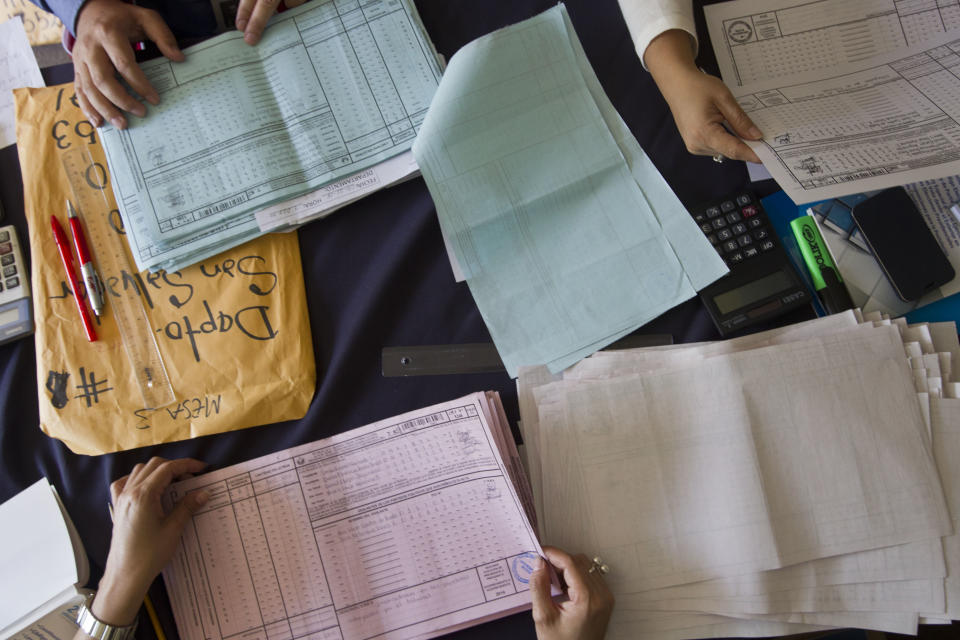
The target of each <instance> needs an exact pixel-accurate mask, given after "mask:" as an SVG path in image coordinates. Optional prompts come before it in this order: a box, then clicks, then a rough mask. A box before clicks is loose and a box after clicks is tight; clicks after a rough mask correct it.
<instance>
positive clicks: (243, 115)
mask: <svg viewBox="0 0 960 640" xmlns="http://www.w3.org/2000/svg"><path fill="white" fill-rule="evenodd" d="M185 53H186V56H187V59H186V61H185V62H183V63H173V62H170V61H169V60H166V59H163V58H161V59H156V60H152V61H150V62H147V63H144V64H143V65H142V67H143V69H144V72H145V73H146V74H147V77H148V78H149V79H150V81H151V83H152V84H153V86H154V87H155V88H156V89H157V91H158V92H159V93H160V104H159V105H158V106H156V107H150V108H149V109H148V114H147V116H146V117H144V118H136V117H133V116H131V117H130V126H129V128H128V129H126V130H123V131H120V130H117V129H114V128H112V127H109V126H107V127H104V128H103V129H102V130H101V137H102V140H103V146H104V148H105V149H106V153H107V159H108V163H109V165H110V169H111V172H112V175H113V176H114V183H113V188H114V193H115V195H116V198H117V202H118V203H119V206H120V211H121V214H122V216H123V220H124V224H125V226H126V228H127V231H128V232H129V235H130V240H131V249H132V251H133V253H134V256H135V258H136V260H137V266H138V267H139V268H141V269H151V270H153V269H156V268H161V267H162V268H166V269H167V270H171V269H173V268H177V267H179V266H181V265H184V264H189V263H190V262H192V261H195V260H196V259H199V258H202V257H204V255H210V254H212V253H217V252H219V251H221V250H222V249H223V248H224V246H225V244H227V243H230V244H228V245H227V246H232V244H236V243H237V241H242V240H243V239H246V238H248V237H253V236H255V235H259V229H258V226H257V222H256V220H255V217H254V214H255V213H256V211H258V210H260V209H262V208H264V207H266V206H267V205H270V204H273V203H276V202H281V201H285V200H289V199H291V198H294V197H296V196H300V195H303V194H304V193H308V192H310V191H313V190H315V189H318V188H320V187H322V186H323V185H326V184H329V183H330V182H333V181H336V180H339V179H342V178H345V177H348V176H351V175H353V174H355V173H357V172H359V171H363V170H365V169H368V168H370V167H372V166H374V165H376V164H378V163H380V162H382V161H384V160H387V159H389V158H391V157H393V156H395V155H397V154H400V153H403V152H404V151H407V150H408V149H409V148H410V146H411V144H412V142H413V139H414V137H415V136H416V132H417V130H418V129H419V128H420V125H421V123H422V122H423V118H424V116H425V114H426V111H427V107H428V106H429V104H430V100H431V98H432V96H433V93H434V91H435V90H436V87H437V83H438V81H439V78H440V68H439V66H438V64H437V61H436V56H435V55H434V53H433V49H432V47H431V45H430V43H429V42H428V41H427V39H426V37H425V36H424V35H423V31H422V27H421V25H420V22H419V18H418V16H417V15H416V11H415V9H413V7H412V3H410V2H409V1H408V0H372V1H367V2H364V3H362V4H361V3H359V2H357V1H356V0H353V1H349V0H347V1H343V0H336V1H333V0H327V1H323V0H314V2H310V3H308V4H306V5H304V6H302V7H299V8H297V9H294V10H291V11H287V12H285V13H283V14H279V15H277V16H275V17H274V18H273V19H272V20H271V22H270V24H269V25H268V27H267V29H266V31H265V32H264V35H263V39H262V40H261V42H260V44H258V45H257V46H255V47H251V46H249V45H247V44H246V43H245V42H244V41H243V34H242V33H240V32H237V31H233V32H230V33H225V34H223V35H221V36H218V37H216V38H213V39H211V40H208V41H206V42H203V43H201V44H198V45H196V46H194V47H191V48H189V49H186V50H185Z"/></svg>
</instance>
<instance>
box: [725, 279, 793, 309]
mask: <svg viewBox="0 0 960 640" xmlns="http://www.w3.org/2000/svg"><path fill="white" fill-rule="evenodd" d="M792 286H794V284H793V280H791V279H790V277H789V276H788V275H787V274H786V273H784V272H783V271H777V272H776V273H771V274H770V275H768V276H764V277H762V278H760V279H759V280H754V281H753V282H750V283H748V284H745V285H743V286H742V287H737V288H736V289H731V290H730V291H724V292H723V293H721V294H720V295H718V296H714V298H713V301H714V303H716V305H717V309H719V310H720V313H722V314H728V313H730V312H731V311H734V310H736V309H740V308H743V307H745V306H747V305H750V304H753V303H754V302H756V301H757V300H763V299H764V298H766V297H768V296H772V295H773V294H775V293H779V292H780V291H783V290H785V289H789V288H790V287H792Z"/></svg>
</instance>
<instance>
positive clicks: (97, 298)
mask: <svg viewBox="0 0 960 640" xmlns="http://www.w3.org/2000/svg"><path fill="white" fill-rule="evenodd" d="M67 221H68V222H69V223H70V232H71V233H72V234H73V244H75V245H77V260H79V261H80V276H81V277H82V278H83V284H85V285H86V286H87V300H88V301H89V302H90V308H91V309H93V315H95V316H101V315H103V284H102V281H101V280H100V276H98V275H97V271H96V269H94V267H93V258H91V257H90V250H89V249H88V248H87V239H86V237H85V236H84V235H83V225H82V224H81V223H80V216H78V215H77V210H76V209H74V208H73V203H72V202H70V201H69V200H67Z"/></svg>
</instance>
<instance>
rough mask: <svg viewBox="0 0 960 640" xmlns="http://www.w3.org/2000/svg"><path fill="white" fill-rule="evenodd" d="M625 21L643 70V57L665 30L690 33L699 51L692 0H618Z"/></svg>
mask: <svg viewBox="0 0 960 640" xmlns="http://www.w3.org/2000/svg"><path fill="white" fill-rule="evenodd" d="M618 1H619V2H620V11H622V12H623V19H624V20H625V21H626V23H627V28H628V29H630V37H631V38H633V45H634V47H636V49H637V55H638V56H640V62H641V63H642V64H643V68H644V69H646V68H647V64H646V62H644V61H643V54H644V52H645V51H646V50H647V45H649V44H650V41H651V40H653V39H654V38H656V37H657V36H658V35H660V34H661V33H663V32H664V31H669V30H670V29H682V30H683V31H686V32H687V33H689V34H690V38H691V39H692V44H693V50H694V52H696V50H697V30H696V27H695V26H694V23H693V2H692V0H618Z"/></svg>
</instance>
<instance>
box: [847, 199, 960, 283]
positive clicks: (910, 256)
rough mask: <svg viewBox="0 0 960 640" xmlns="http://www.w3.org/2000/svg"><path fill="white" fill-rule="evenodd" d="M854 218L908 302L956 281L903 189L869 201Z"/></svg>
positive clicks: (859, 205)
mask: <svg viewBox="0 0 960 640" xmlns="http://www.w3.org/2000/svg"><path fill="white" fill-rule="evenodd" d="M852 215H853V220H854V222H856V223H857V226H858V227H859V228H860V232H861V233H862V234H863V237H864V239H865V240H866V241H867V245H868V246H869V247H870V250H871V251H873V255H874V257H875V258H876V259H877V262H879V263H880V267H881V268H882V269H883V272H884V273H885V274H886V276H887V279H888V280H890V284H892V285H893V288H894V290H895V291H896V292H897V295H898V296H900V297H901V298H903V299H904V300H906V301H907V302H913V301H914V300H919V299H920V298H921V297H923V295H924V294H926V293H929V292H930V291H932V290H934V289H936V288H937V287H939V286H941V285H944V284H946V283H948V282H950V281H951V280H953V278H954V276H955V275H956V274H955V272H954V270H953V266H952V265H951V264H950V261H949V260H948V259H947V256H946V254H945V253H944V252H943V249H942V248H940V245H939V244H938V243H937V239H936V238H935V237H934V236H933V233H932V232H931V231H930V228H929V227H928V226H927V223H926V222H925V221H924V219H923V216H922V215H921V214H920V211H919V210H918V209H917V205H915V204H914V202H913V200H912V199H911V198H910V196H909V194H907V192H906V191H905V190H904V188H903V187H893V188H892V189H886V190H884V191H881V192H880V193H878V194H877V195H875V196H872V197H870V198H867V199H866V200H864V201H863V202H861V203H859V204H857V205H856V206H854V207H853V212H852Z"/></svg>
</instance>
